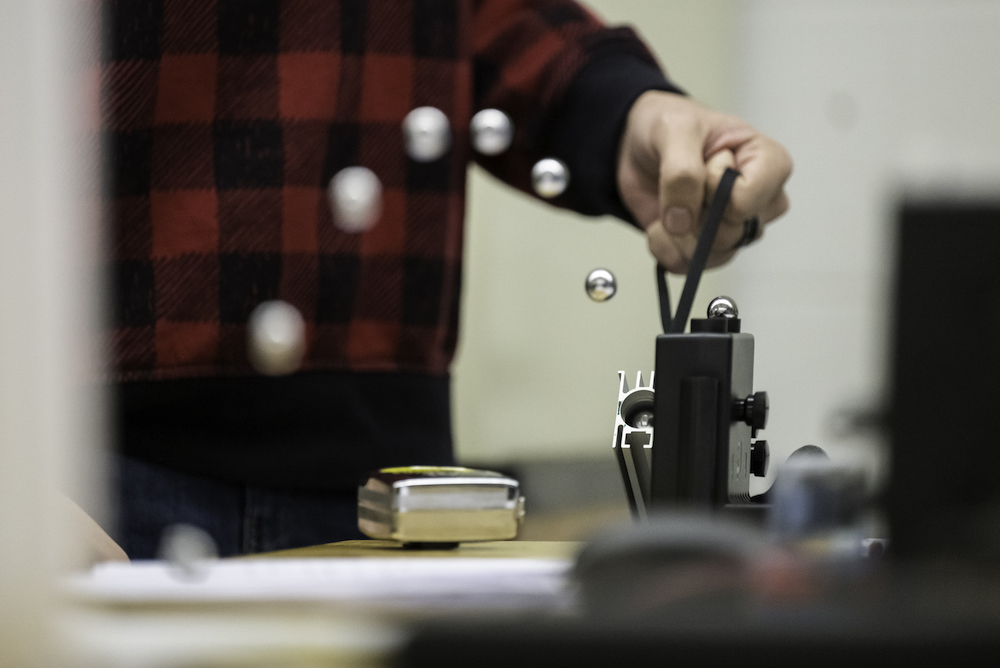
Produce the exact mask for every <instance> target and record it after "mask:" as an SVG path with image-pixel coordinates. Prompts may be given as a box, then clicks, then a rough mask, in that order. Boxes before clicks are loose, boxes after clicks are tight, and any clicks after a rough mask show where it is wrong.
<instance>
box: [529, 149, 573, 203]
mask: <svg viewBox="0 0 1000 668" xmlns="http://www.w3.org/2000/svg"><path fill="white" fill-rule="evenodd" d="M531 185H532V186H533V187H534V188H535V192H536V193H538V196H539V197H544V198H545V199H552V198H553V197H558V196H559V195H562V194H563V193H564V192H565V191H566V188H567V186H569V168H568V167H567V166H566V164H565V163H564V162H563V161H562V160H556V159H555V158H543V159H542V160H539V161H538V162H536V163H535V166H534V167H532V168H531Z"/></svg>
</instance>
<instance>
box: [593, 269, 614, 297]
mask: <svg viewBox="0 0 1000 668" xmlns="http://www.w3.org/2000/svg"><path fill="white" fill-rule="evenodd" d="M586 288H587V296H588V297H590V298H591V299H593V300H594V301H595V302H606V301H608V300H609V299H611V298H612V297H614V296H615V292H617V291H618V281H617V280H616V279H615V275H614V274H612V273H611V272H610V271H608V270H607V269H594V270H593V271H592V272H590V273H589V274H587V282H586Z"/></svg>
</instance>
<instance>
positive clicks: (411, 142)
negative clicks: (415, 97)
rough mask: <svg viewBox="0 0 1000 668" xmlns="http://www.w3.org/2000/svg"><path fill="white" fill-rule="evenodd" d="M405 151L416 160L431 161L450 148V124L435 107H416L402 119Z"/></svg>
mask: <svg viewBox="0 0 1000 668" xmlns="http://www.w3.org/2000/svg"><path fill="white" fill-rule="evenodd" d="M403 137H404V139H405V140H406V153H407V155H409V156H410V157H411V158H413V159H414V160H416V161H417V162H433V161H435V160H437V159H438V158H440V157H441V156H443V155H444V154H445V153H447V152H448V149H449V148H451V125H450V124H449V123H448V117H447V116H445V115H444V112H443V111H441V110H440V109H438V108H436V107H417V108H416V109H414V110H413V111H411V112H410V113H408V114H407V115H406V118H404V119H403Z"/></svg>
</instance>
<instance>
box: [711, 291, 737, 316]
mask: <svg viewBox="0 0 1000 668" xmlns="http://www.w3.org/2000/svg"><path fill="white" fill-rule="evenodd" d="M708 317H709V318H738V317H740V310H739V308H737V307H736V302H734V301H733V300H732V298H731V297H726V296H721V297H716V298H715V299H713V300H712V301H710V302H709V303H708Z"/></svg>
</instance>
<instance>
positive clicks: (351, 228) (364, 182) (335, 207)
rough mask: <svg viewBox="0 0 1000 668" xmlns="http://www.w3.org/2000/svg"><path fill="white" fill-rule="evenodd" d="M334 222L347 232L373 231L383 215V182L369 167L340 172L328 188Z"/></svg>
mask: <svg viewBox="0 0 1000 668" xmlns="http://www.w3.org/2000/svg"><path fill="white" fill-rule="evenodd" d="M326 194H327V197H328V198H329V200H330V210H331V212H332V213H333V222H334V224H335V225H336V226H337V228H338V229H340V230H341V231H343V232H347V233H348V234H360V233H361V232H366V231H368V230H370V229H371V228H372V227H373V226H374V225H375V223H377V222H378V219H379V217H380V216H381V215H382V182H381V181H379V180H378V177H377V176H375V172H373V171H372V170H370V169H368V168H367V167H347V168H345V169H342V170H340V171H339V172H337V173H336V174H335V175H334V177H333V178H332V179H330V185H329V186H328V187H327V189H326Z"/></svg>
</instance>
